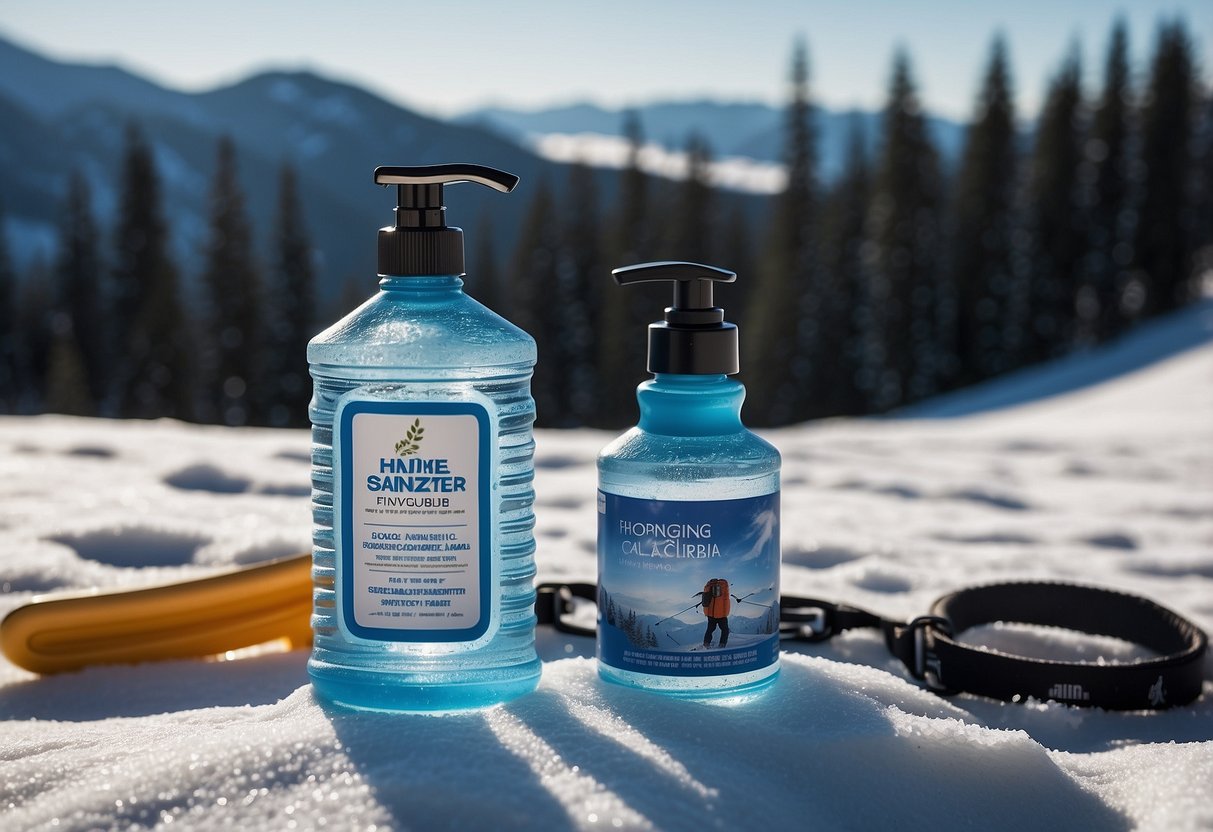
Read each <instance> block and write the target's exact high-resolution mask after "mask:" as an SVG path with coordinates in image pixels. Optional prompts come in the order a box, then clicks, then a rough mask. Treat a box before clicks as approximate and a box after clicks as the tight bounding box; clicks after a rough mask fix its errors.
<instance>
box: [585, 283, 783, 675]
mask: <svg viewBox="0 0 1213 832" xmlns="http://www.w3.org/2000/svg"><path fill="white" fill-rule="evenodd" d="M613 274H614V276H615V279H616V281H617V282H618V283H620V284H621V285H628V284H632V283H641V282H650V281H672V282H673V283H674V303H673V305H672V306H670V307H668V308H667V309H666V310H665V318H664V320H662V321H658V322H656V323H653V324H652V325H650V326H649V353H648V370H649V371H650V372H652V373H653V374H654V376H653V378H652V379H651V380H649V381H645V382H643V383H642V384H641V385H640V386H639V387H638V388H637V392H636V398H637V401H638V402H639V405H640V422H639V424H638V425H637V426H636V427H634V428H632V429H631V430H629V431H628V432H627V433H625V434H623V435H622V436H620V437H619V438H618V439H616V440H615V441H614V442H612V443H610V444H609V445H607V446H606V448H604V449H603V450H602V452H601V453H600V454H599V457H598V483H599V491H598V594H599V597H598V670H599V673H600V675H601V676H602V677H603V678H605V679H607V680H609V681H612V682H617V683H619V684H623V685H629V686H632V687H638V688H645V689H648V690H653V691H658V692H661V693H665V694H670V695H675V696H711V695H724V694H730V695H735V694H739V693H743V692H747V691H752V690H756V689H758V688H761V687H763V686H765V685H768V684H770V683H771V682H772V681H773V680H774V679H775V678H776V675H777V674H778V672H779V565H780V551H779V471H780V457H779V452H778V451H777V450H776V449H775V448H774V447H773V446H771V445H770V444H769V443H767V442H765V441H764V440H762V439H760V438H759V437H758V436H756V435H754V434H753V433H751V432H750V431H749V430H747V429H746V428H745V426H744V425H743V424H742V422H741V404H742V400H743V399H744V398H745V388H744V387H743V386H742V385H741V384H740V383H739V382H737V381H735V380H733V379H730V378H729V376H730V375H732V374H734V373H737V372H738V369H739V367H738V344H737V327H736V326H734V325H733V324H731V323H728V322H727V321H725V320H724V310H722V309H720V308H719V307H717V306H715V305H714V303H713V300H712V286H713V284H714V283H715V282H732V281H733V280H735V279H736V275H735V274H734V273H733V272H730V271H726V270H723V269H717V268H714V267H711V266H703V265H700V264H697V263H682V262H661V263H643V264H640V265H636V266H629V267H626V268H622V269H616V270H615V271H614V272H613Z"/></svg>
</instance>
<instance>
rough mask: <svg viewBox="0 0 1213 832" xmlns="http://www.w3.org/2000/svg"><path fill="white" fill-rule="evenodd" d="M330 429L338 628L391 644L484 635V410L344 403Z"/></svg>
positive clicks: (487, 518)
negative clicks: (335, 450)
mask: <svg viewBox="0 0 1213 832" xmlns="http://www.w3.org/2000/svg"><path fill="white" fill-rule="evenodd" d="M338 424H339V425H340V430H339V435H338V437H337V445H338V446H339V449H340V450H339V453H340V456H341V460H342V463H343V466H342V470H343V475H342V477H341V481H340V482H339V483H338V494H339V500H338V505H339V515H338V522H339V530H340V536H339V537H340V548H341V558H340V560H339V561H338V563H339V570H338V597H339V598H340V599H341V603H342V615H341V616H340V620H341V622H342V625H343V628H344V629H345V630H347V631H348V632H349V633H350V634H352V635H354V636H358V637H360V638H374V639H382V640H391V641H457V640H458V641H470V640H473V639H476V638H479V637H480V636H482V635H484V633H485V631H486V629H487V627H488V623H489V618H490V611H489V609H488V602H489V593H488V591H487V587H488V583H489V580H490V578H491V575H490V572H491V563H490V559H489V556H490V552H491V546H490V539H489V535H490V534H491V531H492V528H491V525H492V519H491V518H492V512H491V510H490V506H489V478H488V476H487V474H486V470H487V466H488V464H489V450H488V436H489V435H490V434H491V431H490V427H489V425H488V415H487V413H486V412H485V410H484V408H483V407H481V406H480V405H478V404H475V403H470V402H467V403H458V402H376V401H361V400H353V401H350V402H347V403H346V404H345V405H344V406H343V407H341V408H340V412H339V416H338Z"/></svg>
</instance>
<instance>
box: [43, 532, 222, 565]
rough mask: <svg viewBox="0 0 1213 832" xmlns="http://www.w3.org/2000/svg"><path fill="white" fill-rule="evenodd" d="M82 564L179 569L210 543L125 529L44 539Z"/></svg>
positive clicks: (182, 535) (197, 538)
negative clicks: (177, 567)
mask: <svg viewBox="0 0 1213 832" xmlns="http://www.w3.org/2000/svg"><path fill="white" fill-rule="evenodd" d="M48 539H49V540H53V541H54V542H56V543H62V544H63V545H64V546H67V547H68V548H69V549H72V550H73V551H75V553H76V554H77V555H79V556H80V557H81V558H84V559H85V560H92V561H96V562H97V563H104V564H107V565H109V566H121V567H131V568H137V567H141V566H183V565H185V564H187V563H192V562H193V560H194V555H195V553H196V552H197V551H198V550H199V549H201V548H202V547H203V546H205V545H206V544H207V543H209V542H210V540H208V539H207V538H205V537H201V536H198V535H194V534H188V533H182V532H170V531H165V530H164V529H151V528H146V527H142V526H129V527H125V528H117V529H99V530H97V531H92V532H84V533H81V534H71V535H59V536H56V537H51V538H48Z"/></svg>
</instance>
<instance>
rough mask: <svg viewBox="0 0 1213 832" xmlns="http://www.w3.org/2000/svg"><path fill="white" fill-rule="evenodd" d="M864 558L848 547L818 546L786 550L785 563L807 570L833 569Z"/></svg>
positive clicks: (784, 554)
mask: <svg viewBox="0 0 1213 832" xmlns="http://www.w3.org/2000/svg"><path fill="white" fill-rule="evenodd" d="M862 557H863V554H862V553H861V552H856V551H854V550H852V549H848V548H847V547H846V546H818V547H816V548H813V549H799V548H790V549H785V550H784V553H783V562H784V563H785V564H790V565H792V566H803V567H805V568H806V569H833V568H834V567H835V566H841V565H842V564H844V563H850V562H851V561H855V560H859V559H860V558H862Z"/></svg>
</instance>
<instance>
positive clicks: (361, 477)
mask: <svg viewBox="0 0 1213 832" xmlns="http://www.w3.org/2000/svg"><path fill="white" fill-rule="evenodd" d="M375 182H376V183H378V184H380V185H385V186H387V185H395V186H396V187H397V208H396V222H395V225H394V226H390V227H387V228H383V229H380V231H379V276H380V280H379V291H378V292H377V293H376V294H375V295H374V296H373V297H372V298H370V299H369V300H368V301H367V302H366V303H364V304H362V305H361V306H360V307H358V308H357V309H355V310H354V311H353V312H351V313H350V314H349V315H347V316H346V317H345V318H343V319H342V320H340V321H338V322H337V323H336V324H334V325H333V326H331V327H329V328H328V329H326V330H325V331H324V332H322V333H320V334H319V335H317V336H316V337H315V338H314V339H313V340H312V341H311V343H310V344H309V345H308V362H309V364H310V367H311V374H312V378H313V380H314V395H313V398H312V403H311V408H310V414H311V420H312V489H313V490H312V499H313V504H312V509H313V577H314V587H315V588H314V607H313V615H312V627H313V631H314V634H315V643H314V648H313V651H312V656H311V660H310V661H309V662H308V673H309V674H310V675H311V678H312V684H313V685H314V687H315V690H316V691H317V693H318V694H319V695H320V696H321V697H322V698H323V699H325V700H328V701H330V702H333V703H337V704H339V705H344V706H348V707H352V708H361V709H371V710H389V711H397V710H405V711H446V710H458V709H465V708H475V707H480V706H487V705H492V704H495V703H497V702H502V701H505V700H508V699H511V698H513V697H516V696H519V695H521V694H524V693H526V692H528V691H530V690H532V689H533V688H534V687H535V685H536V684H537V683H538V680H539V673H540V663H539V659H538V657H537V655H536V653H535V615H534V609H533V608H534V602H535V591H534V587H533V578H534V574H535V565H534V551H535V541H534V536H533V532H532V528H533V526H534V514H533V503H534V489H533V484H532V483H533V464H532V455H533V451H534V441H533V438H532V424H533V422H534V418H535V406H534V401H533V400H532V398H531V393H530V379H531V374H532V371H533V368H534V366H535V342H534V340H533V339H532V338H531V337H530V336H529V335H527V334H526V333H525V332H523V331H522V330H521V329H519V328H518V327H516V326H514V325H513V324H511V323H509V322H508V321H506V320H505V319H504V318H502V317H500V316H499V315H497V314H495V313H494V312H492V311H490V310H489V309H487V308H485V307H484V306H482V305H481V304H479V303H477V302H476V301H475V300H473V299H472V298H471V297H469V296H468V295H466V294H465V293H464V292H463V288H462V287H463V280H462V277H461V276H462V275H463V273H464V266H463V232H462V230H461V229H459V228H455V227H452V226H448V225H447V224H446V219H445V207H444V201H443V186H444V185H447V184H451V183H454V182H475V183H479V184H482V185H486V186H488V187H490V188H494V189H496V190H498V191H502V192H508V191H511V190H513V188H514V186H515V185H517V183H518V178H517V177H516V176H513V175H511V174H508V173H504V172H502V171H497V170H494V169H492V168H486V167H483V166H479V165H433V166H425V167H380V168H377V169H376V170H375Z"/></svg>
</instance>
